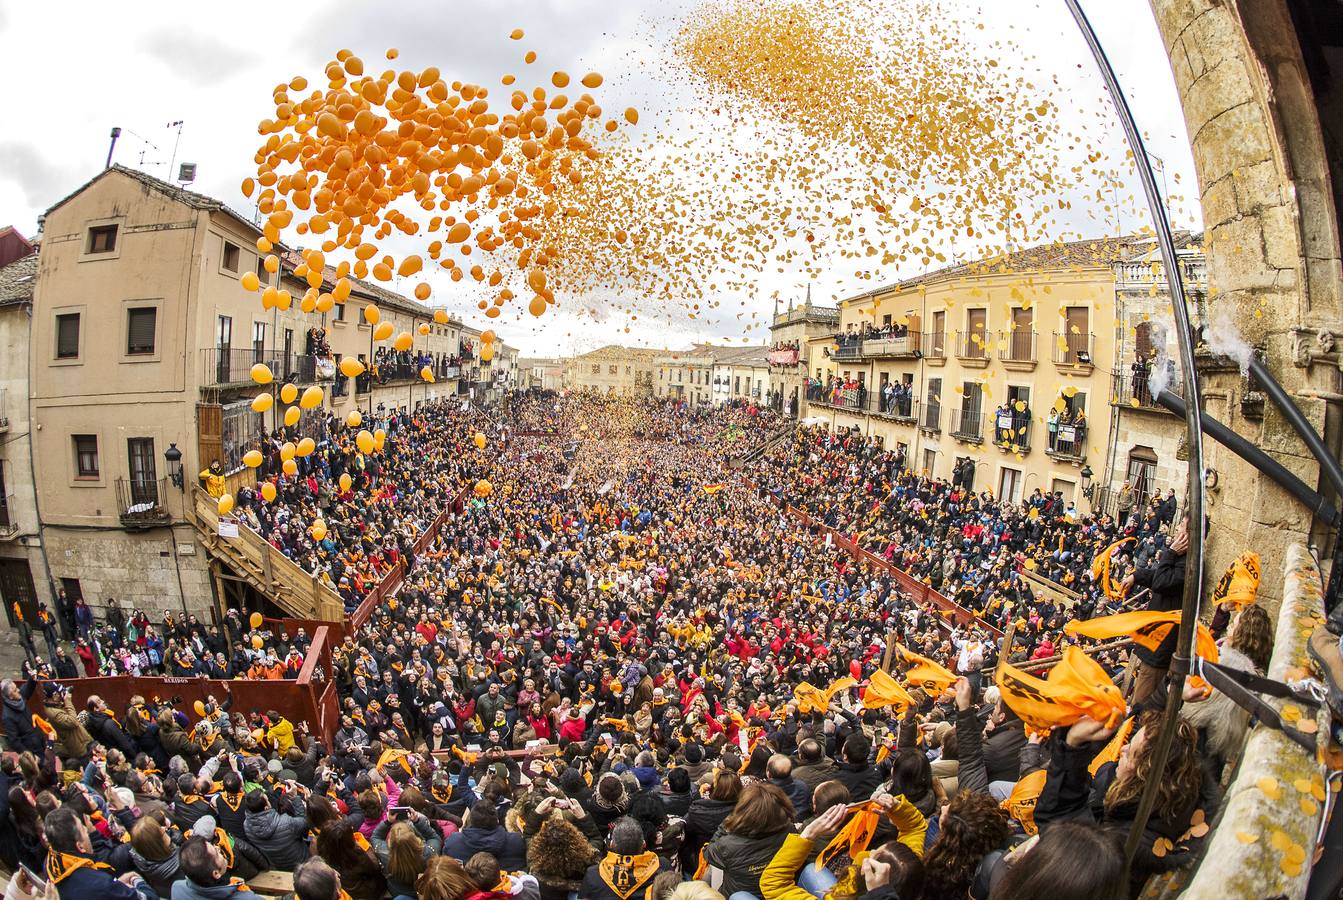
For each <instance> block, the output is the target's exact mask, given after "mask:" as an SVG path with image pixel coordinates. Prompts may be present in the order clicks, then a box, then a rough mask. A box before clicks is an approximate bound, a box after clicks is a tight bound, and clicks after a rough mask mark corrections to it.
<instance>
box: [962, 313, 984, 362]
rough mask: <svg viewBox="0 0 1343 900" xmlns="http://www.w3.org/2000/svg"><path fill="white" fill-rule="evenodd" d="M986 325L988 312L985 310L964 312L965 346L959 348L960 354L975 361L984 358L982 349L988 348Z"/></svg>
mask: <svg viewBox="0 0 1343 900" xmlns="http://www.w3.org/2000/svg"><path fill="white" fill-rule="evenodd" d="M988 323H989V311H988V310H987V309H969V310H966V313H965V331H966V334H965V341H966V345H965V346H964V347H962V348H961V353H963V354H964V355H966V356H969V357H972V358H975V359H982V358H983V357H984V348H985V347H986V346H988V344H987V336H988V328H989V325H988Z"/></svg>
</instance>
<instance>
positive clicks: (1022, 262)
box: [840, 233, 1188, 304]
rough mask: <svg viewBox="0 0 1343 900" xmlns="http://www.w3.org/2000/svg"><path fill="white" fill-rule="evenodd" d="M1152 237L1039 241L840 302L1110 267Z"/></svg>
mask: <svg viewBox="0 0 1343 900" xmlns="http://www.w3.org/2000/svg"><path fill="white" fill-rule="evenodd" d="M1184 239H1185V240H1186V241H1187V239H1188V234H1187V233H1185V234H1184ZM1153 240H1154V239H1153V238H1152V237H1151V236H1142V235H1133V234H1129V235H1124V236H1122V237H1109V238H1095V239H1090V240H1085V241H1071V242H1066V243H1065V242H1061V241H1060V242H1055V243H1050V244H1040V245H1038V246H1035V247H1028V248H1026V249H1025V250H1018V251H1016V252H1014V253H1002V254H998V255H996V256H986V257H984V258H982V259H977V260H973V261H971V262H965V263H959V264H957V265H954V266H947V267H945V268H942V269H936V270H934V271H932V272H925V273H924V274H922V275H917V276H915V277H913V278H907V279H905V280H904V281H896V282H893V283H891V284H886V285H882V286H881V287H877V288H873V289H872V290H870V291H863V292H862V293H860V294H855V295H853V296H852V297H846V298H845V299H844V300H842V301H840V302H841V304H848V303H853V302H855V301H858V300H865V299H868V298H870V297H875V296H877V295H878V294H885V293H888V292H890V291H899V290H905V289H907V288H911V287H917V286H918V285H920V284H928V283H930V282H934V281H942V280H944V279H948V278H956V277H958V276H972V277H973V276H977V275H996V274H1002V273H1006V272H1038V271H1047V270H1051V269H1053V270H1057V269H1071V268H1109V267H1110V266H1111V265H1113V264H1114V263H1116V262H1118V261H1119V260H1121V259H1124V258H1125V257H1126V256H1128V255H1130V254H1132V253H1133V252H1135V250H1137V249H1138V248H1141V247H1143V246H1144V245H1148V244H1151V243H1152V241H1153Z"/></svg>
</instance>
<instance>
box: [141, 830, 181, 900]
mask: <svg viewBox="0 0 1343 900" xmlns="http://www.w3.org/2000/svg"><path fill="white" fill-rule="evenodd" d="M179 840H180V838H179ZM131 864H132V865H134V866H135V871H137V872H139V873H140V876H141V877H142V878H144V880H145V881H147V882H148V883H149V886H150V887H152V888H153V889H154V890H155V891H156V892H157V893H158V895H159V896H160V897H166V896H168V895H169V894H171V893H172V889H173V882H174V881H177V880H178V879H180V878H181V877H182V869H181V866H180V865H179V863H178V860H177V844H176V843H175V842H174V840H173V836H172V833H171V832H169V831H168V829H166V828H164V827H163V825H162V823H160V822H159V820H158V819H157V818H156V817H155V816H145V817H144V818H142V819H140V820H139V821H138V822H136V823H135V825H134V827H132V828H131Z"/></svg>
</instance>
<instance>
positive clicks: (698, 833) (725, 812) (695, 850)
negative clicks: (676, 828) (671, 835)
mask: <svg viewBox="0 0 1343 900" xmlns="http://www.w3.org/2000/svg"><path fill="white" fill-rule="evenodd" d="M736 805H737V804H736V803H728V802H727V801H726V800H710V799H708V798H706V797H701V798H700V799H698V800H695V801H694V802H693V803H691V804H690V809H689V811H687V812H686V816H685V842H684V843H683V844H681V869H682V870H683V871H686V872H694V871H695V869H696V868H697V867H698V865H699V851H700V848H701V847H703V846H704V845H705V844H707V843H708V842H709V839H710V838H711V837H713V835H714V832H716V831H717V830H718V826H719V825H722V824H723V820H724V819H726V818H727V817H728V816H729V815H730V814H731V813H732V810H733V809H734V808H735V807H736Z"/></svg>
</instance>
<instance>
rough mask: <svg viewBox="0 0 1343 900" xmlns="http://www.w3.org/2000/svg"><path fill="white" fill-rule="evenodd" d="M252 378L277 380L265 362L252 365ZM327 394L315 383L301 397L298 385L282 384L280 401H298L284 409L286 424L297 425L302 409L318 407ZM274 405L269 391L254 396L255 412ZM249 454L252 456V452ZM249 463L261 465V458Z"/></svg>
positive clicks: (257, 381)
mask: <svg viewBox="0 0 1343 900" xmlns="http://www.w3.org/2000/svg"><path fill="white" fill-rule="evenodd" d="M362 368H363V367H362V366H360V369H361V371H362ZM252 380H253V381H254V382H256V383H257V384H259V385H262V386H265V385H268V384H270V383H271V382H273V381H274V380H275V376H274V374H273V373H272V372H271V370H270V366H268V365H266V364H265V363H257V364H256V365H254V366H252ZM325 396H326V394H325V392H324V391H323V390H322V389H321V388H320V387H318V386H317V385H315V384H314V385H312V386H310V387H308V388H306V389H304V391H303V396H301V397H300V396H299V393H298V387H297V386H296V385H293V384H284V385H282V386H281V387H280V402H281V403H285V404H293V403H294V401H295V400H297V401H298V404H297V405H291V406H289V408H288V409H286V410H285V411H284V424H285V425H286V426H288V427H292V426H294V425H297V424H298V420H299V418H300V416H301V415H302V411H303V410H305V409H316V408H317V407H319V406H321V405H322V400H323V399H325ZM274 405H275V397H274V396H273V395H272V394H271V393H270V392H269V391H267V392H265V393H262V394H257V395H256V396H255V397H254V398H252V411H253V412H259V413H264V412H266V411H268V410H269V409H270V408H271V407H272V406H274ZM248 455H249V456H250V455H251V454H248ZM243 461H244V462H247V459H246V457H244V459H243ZM247 464H248V465H249V466H252V467H253V468H255V467H256V466H259V465H261V460H260V459H257V461H256V462H254V463H247Z"/></svg>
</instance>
